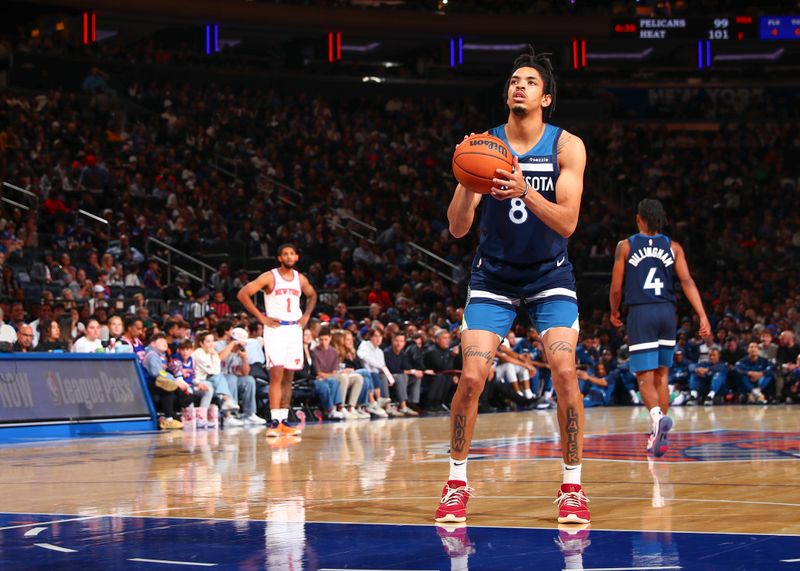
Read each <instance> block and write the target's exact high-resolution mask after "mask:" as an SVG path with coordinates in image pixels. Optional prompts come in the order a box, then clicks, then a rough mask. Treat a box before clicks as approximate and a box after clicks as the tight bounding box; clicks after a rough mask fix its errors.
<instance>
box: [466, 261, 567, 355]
mask: <svg viewBox="0 0 800 571" xmlns="http://www.w3.org/2000/svg"><path fill="white" fill-rule="evenodd" d="M520 309H524V310H525V311H526V312H527V313H528V316H529V317H530V320H531V324H532V325H533V327H535V328H536V331H538V332H539V334H540V335H544V334H545V333H547V331H548V330H549V329H552V328H553V327H569V328H572V329H574V330H575V331H578V328H579V327H578V296H577V294H576V293H575V280H574V277H573V275H572V265H571V264H569V262H568V261H567V262H566V263H564V259H562V260H561V263H560V264H558V263H556V262H548V263H546V264H541V265H531V266H516V265H512V264H507V263H504V262H502V261H500V260H496V259H492V258H487V257H481V256H480V255H478V256H476V257H475V262H473V265H472V275H471V277H470V289H469V295H468V298H467V306H466V308H465V309H464V320H463V323H462V325H461V330H462V331H466V330H470V329H472V330H481V331H491V332H492V333H495V334H497V336H498V337H500V338H501V339H502V338H504V337H505V336H506V335H507V334H508V332H509V330H510V329H511V326H512V325H513V324H514V319H515V318H516V316H517V311H518V310H520Z"/></svg>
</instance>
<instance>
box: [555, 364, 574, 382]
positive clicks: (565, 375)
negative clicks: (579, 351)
mask: <svg viewBox="0 0 800 571" xmlns="http://www.w3.org/2000/svg"><path fill="white" fill-rule="evenodd" d="M551 374H552V376H553V383H557V384H559V385H572V384H575V383H574V381H575V379H576V378H577V377H576V375H575V366H574V365H572V364H570V363H566V364H564V365H558V366H557V367H553V368H552V369H551Z"/></svg>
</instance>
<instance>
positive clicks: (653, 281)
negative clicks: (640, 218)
mask: <svg viewBox="0 0 800 571" xmlns="http://www.w3.org/2000/svg"><path fill="white" fill-rule="evenodd" d="M628 244H629V245H630V252H629V253H628V259H627V260H626V261H625V263H626V267H625V303H627V304H628V305H642V304H645V303H675V290H674V288H673V282H674V279H675V278H674V270H675V253H674V252H673V251H672V240H670V239H669V238H668V237H667V236H664V235H663V234H656V235H654V236H648V235H646V234H634V235H633V236H630V237H629V238H628Z"/></svg>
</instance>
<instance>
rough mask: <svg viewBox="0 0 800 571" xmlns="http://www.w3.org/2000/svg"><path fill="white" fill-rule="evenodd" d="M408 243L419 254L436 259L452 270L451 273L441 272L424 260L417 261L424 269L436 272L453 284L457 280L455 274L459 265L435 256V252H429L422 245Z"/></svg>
mask: <svg viewBox="0 0 800 571" xmlns="http://www.w3.org/2000/svg"><path fill="white" fill-rule="evenodd" d="M408 245H409V246H411V247H412V248H414V249H415V250H416V251H417V252H420V253H421V254H423V255H425V256H427V257H428V258H432V259H433V260H436V261H437V262H439V263H441V264H444V265H445V266H447V267H448V268H450V269H451V270H452V274H451V275H448V274H446V273H445V272H442V271H440V270H438V269H436V268H434V267H433V266H431V265H430V264H428V263H426V262H417V263H418V264H419V265H420V266H422V267H423V268H426V269H428V270H430V271H432V272H436V273H437V274H438V275H439V276H440V277H442V278H444V279H446V280H447V281H449V282H450V283H454V284H457V283H458V281H459V280H458V279H456V277H455V276H456V275H457V273H458V272H460V271H461V268H460V267H459V266H457V265H456V264H454V263H453V262H450V261H448V260H445V259H444V258H442V257H441V256H437V255H436V254H434V253H433V252H431V251H430V250H428V249H427V248H423V247H422V246H420V245H419V244H417V243H416V242H409V243H408Z"/></svg>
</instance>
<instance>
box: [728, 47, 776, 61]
mask: <svg viewBox="0 0 800 571" xmlns="http://www.w3.org/2000/svg"><path fill="white" fill-rule="evenodd" d="M785 51H786V50H784V48H778V49H777V50H775V51H774V52H764V53H750V54H721V55H717V56H714V61H777V60H779V59H780V58H781V57H783V54H784V52H785Z"/></svg>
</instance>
